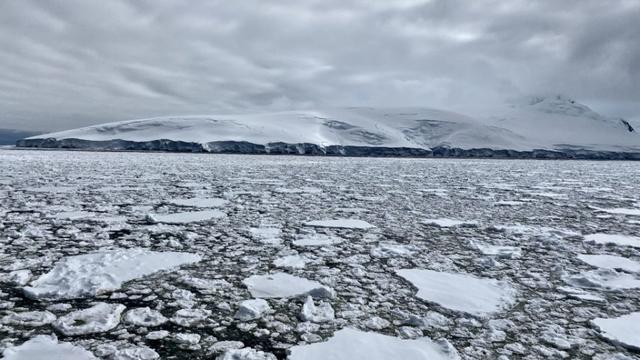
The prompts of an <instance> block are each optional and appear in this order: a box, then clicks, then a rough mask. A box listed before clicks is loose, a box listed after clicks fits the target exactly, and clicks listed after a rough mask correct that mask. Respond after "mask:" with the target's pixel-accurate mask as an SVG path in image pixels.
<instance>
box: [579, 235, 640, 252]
mask: <svg viewBox="0 0 640 360" xmlns="http://www.w3.org/2000/svg"><path fill="white" fill-rule="evenodd" d="M584 241H588V242H594V243H596V244H607V245H620V246H631V247H636V248H640V237H638V236H630V235H622V234H603V233H596V234H589V235H585V236H584Z"/></svg>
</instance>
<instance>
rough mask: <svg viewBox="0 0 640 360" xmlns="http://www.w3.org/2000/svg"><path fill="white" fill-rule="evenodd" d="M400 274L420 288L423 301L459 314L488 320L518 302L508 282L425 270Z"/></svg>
mask: <svg viewBox="0 0 640 360" xmlns="http://www.w3.org/2000/svg"><path fill="white" fill-rule="evenodd" d="M396 273H397V274H398V275H399V276H401V277H403V278H404V279H406V280H407V281H409V282H410V283H411V284H413V286H415V287H417V288H418V294H417V296H418V297H419V298H421V299H423V300H427V301H431V302H435V303H437V304H439V305H440V306H442V307H445V308H448V309H451V310H455V311H461V312H465V313H468V314H472V315H477V316H485V315H488V314H491V313H495V312H498V311H500V310H502V309H505V308H507V307H508V306H510V305H512V304H513V303H514V301H515V295H516V290H515V289H514V288H513V287H512V286H511V284H509V283H508V282H505V281H498V280H495V279H489V278H479V277H476V276H473V275H469V274H461V273H449V272H440V271H433V270H422V269H402V270H397V271H396Z"/></svg>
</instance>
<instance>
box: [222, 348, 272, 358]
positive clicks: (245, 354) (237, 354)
mask: <svg viewBox="0 0 640 360" xmlns="http://www.w3.org/2000/svg"><path fill="white" fill-rule="evenodd" d="M218 360H276V357H275V355H273V354H271V353H266V352H264V351H259V350H255V349H252V348H244V349H230V350H227V351H225V353H224V355H222V356H220V357H218Z"/></svg>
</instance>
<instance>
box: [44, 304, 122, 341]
mask: <svg viewBox="0 0 640 360" xmlns="http://www.w3.org/2000/svg"><path fill="white" fill-rule="evenodd" d="M125 309H126V307H125V306H124V305H122V304H108V303H97V304H95V305H94V306H92V307H90V308H87V309H83V310H78V311H74V312H71V313H69V314H67V315H65V316H61V317H60V318H58V320H56V321H55V322H54V323H53V327H54V328H55V329H56V330H58V331H60V332H61V333H63V334H64V335H66V336H74V335H85V334H94V333H101V332H106V331H109V330H111V329H113V328H115V327H116V326H118V324H119V323H120V316H121V315H122V312H123V311H124V310H125Z"/></svg>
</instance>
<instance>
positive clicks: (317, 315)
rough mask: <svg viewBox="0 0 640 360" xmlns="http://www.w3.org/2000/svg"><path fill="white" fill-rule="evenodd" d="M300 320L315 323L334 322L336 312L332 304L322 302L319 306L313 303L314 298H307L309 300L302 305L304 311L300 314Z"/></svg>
mask: <svg viewBox="0 0 640 360" xmlns="http://www.w3.org/2000/svg"><path fill="white" fill-rule="evenodd" d="M300 319H301V320H302V321H311V322H315V323H321V322H327V321H333V320H334V319H335V312H334V311H333V308H332V307H331V304H329V303H325V302H324V301H321V302H320V304H319V305H318V306H316V305H315V304H314V303H313V298H312V297H311V296H307V300H306V301H305V302H304V305H302V311H301V312H300Z"/></svg>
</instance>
